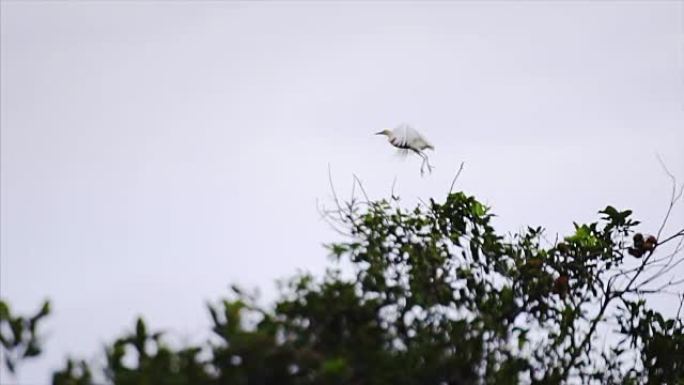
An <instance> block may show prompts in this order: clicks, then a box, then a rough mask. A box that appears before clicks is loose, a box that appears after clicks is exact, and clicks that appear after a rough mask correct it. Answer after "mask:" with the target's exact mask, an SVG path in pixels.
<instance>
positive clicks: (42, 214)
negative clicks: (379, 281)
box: [0, 0, 684, 385]
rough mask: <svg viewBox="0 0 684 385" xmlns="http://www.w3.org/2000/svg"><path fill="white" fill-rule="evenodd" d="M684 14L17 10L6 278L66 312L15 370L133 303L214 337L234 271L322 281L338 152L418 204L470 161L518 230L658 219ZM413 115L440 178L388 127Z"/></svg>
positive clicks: (454, 6)
mask: <svg viewBox="0 0 684 385" xmlns="http://www.w3.org/2000/svg"><path fill="white" fill-rule="evenodd" d="M683 4H684V3H682V2H676V1H670V2H656V1H643V2H639V1H629V2H614V1H605V2H596V3H590V2H582V1H572V2H560V1H554V2H552V1H548V2H542V1H539V2H483V3H474V2H473V3H471V2H451V3H449V2H433V3H418V2H415V3H413V2H396V3H394V2H389V1H388V2H370V3H362V2H349V3H342V2H326V3H313V2H235V1H225V2H162V1H159V2H157V1H126V2H96V1H89V2H62V1H55V2H47V1H46V2H43V1H40V2H38V1H35V2H33V1H32V2H19V1H7V0H5V1H2V4H1V7H2V8H1V11H2V19H1V22H2V26H1V27H2V30H1V39H2V41H1V43H2V51H1V54H2V65H1V67H2V68H1V70H2V72H1V75H2V79H1V80H2V82H1V92H2V94H1V96H2V105H1V107H2V117H1V119H2V120H1V125H2V126H1V127H2V143H1V145H2V147H1V150H2V157H1V161H2V163H1V166H2V168H1V172H2V175H1V178H2V179H1V182H2V184H1V193H2V199H1V202H0V203H1V207H0V208H1V216H0V219H1V225H2V226H1V233H0V235H1V236H2V245H1V249H0V250H1V258H2V270H1V271H0V278H1V282H0V289H1V290H2V296H3V297H5V298H8V299H9V300H10V302H11V303H12V304H13V305H14V306H15V307H16V309H17V310H20V311H30V310H33V309H34V308H35V307H36V306H38V304H39V302H40V301H41V300H42V299H44V298H46V297H49V298H50V299H52V301H53V304H54V309H55V312H54V314H53V315H52V316H51V317H50V319H49V321H48V323H47V325H46V337H47V339H46V353H45V355H44V356H43V358H41V359H39V360H36V361H34V362H32V363H29V364H26V365H24V366H23V367H22V376H21V379H20V380H21V382H23V383H25V384H31V385H33V384H38V385H40V384H46V383H48V378H49V375H50V369H54V368H57V367H58V366H60V365H61V364H62V362H63V360H64V357H65V355H66V354H67V353H71V354H73V355H76V356H81V357H86V358H90V357H94V356H95V355H96V353H97V352H99V351H100V349H101V347H102V344H103V343H105V342H110V341H111V340H112V338H114V337H115V336H117V335H118V334H119V333H121V332H122V331H124V330H126V329H129V328H130V327H131V326H132V325H133V323H132V322H133V319H134V317H135V316H136V315H138V314H141V313H142V314H144V315H145V316H146V318H147V319H148V320H149V321H150V323H151V325H152V327H154V328H162V329H166V330H170V331H172V332H174V333H177V334H178V335H180V336H184V337H185V338H187V339H188V340H196V339H198V338H199V339H201V338H203V337H205V336H206V334H205V333H206V331H207V330H208V328H207V326H208V324H209V321H208V317H207V315H206V312H205V309H204V302H205V301H206V300H213V299H217V298H218V297H220V296H221V295H223V294H225V293H226V292H227V291H226V287H227V285H228V284H230V283H240V284H243V285H247V286H249V287H254V286H258V287H260V288H262V291H263V292H264V293H265V297H266V298H272V296H273V293H274V286H273V281H274V279H277V278H283V277H287V276H290V275H292V274H293V273H294V272H296V271H297V270H308V271H312V272H320V271H322V270H323V269H324V267H325V266H326V265H328V261H327V259H326V252H325V250H324V249H323V248H322V247H321V244H322V243H323V242H328V241H331V240H334V239H336V236H335V234H334V233H333V232H332V231H331V230H330V229H329V228H328V227H327V226H326V225H325V224H324V222H322V221H321V220H320V219H319V215H318V213H317V211H316V200H317V199H319V200H323V201H325V200H327V199H329V189H328V182H327V167H328V164H330V165H331V167H332V169H333V172H334V175H335V181H336V183H337V187H338V189H339V190H340V191H344V192H345V193H347V192H348V191H349V187H350V185H351V175H352V173H356V174H357V175H358V176H359V177H360V178H361V179H362V180H363V181H364V182H365V187H366V189H367V190H368V191H369V193H370V194H371V196H372V197H381V196H387V194H388V193H389V189H390V187H391V184H392V180H393V178H394V177H395V176H396V177H397V191H398V192H399V193H400V194H402V196H403V197H404V198H405V201H406V203H407V204H412V203H414V202H415V201H416V200H417V198H418V197H431V196H432V197H436V198H442V197H443V195H444V193H445V192H446V190H447V189H448V187H449V184H450V181H451V178H452V177H453V175H454V173H455V171H456V170H457V168H458V165H459V163H460V162H461V161H465V162H466V168H465V170H464V172H463V174H462V176H461V179H460V180H459V186H458V187H459V188H462V189H465V190H466V191H467V192H469V193H472V194H476V195H477V196H478V197H479V198H481V199H482V200H484V201H486V202H488V203H490V204H491V205H493V206H494V210H495V211H496V212H497V213H498V214H499V216H500V218H499V219H498V223H499V225H500V226H501V228H502V229H504V230H516V229H518V228H520V227H521V226H524V225H528V224H530V225H543V226H545V227H547V228H548V229H549V230H550V231H551V233H552V234H553V233H555V232H556V231H561V232H566V231H569V230H570V229H571V226H572V221H573V220H574V221H588V220H592V219H594V218H596V214H595V213H596V211H597V210H599V209H601V208H603V207H604V206H605V205H606V204H613V205H615V206H617V207H620V208H631V209H634V211H635V213H636V216H637V217H639V218H640V219H642V220H643V227H642V229H643V230H644V231H646V232H648V231H649V230H650V231H651V232H654V227H655V225H656V223H658V222H659V220H660V218H661V217H662V215H663V213H664V209H665V205H666V200H667V198H668V194H669V188H670V186H669V182H668V180H667V178H666V177H665V175H664V174H663V172H662V171H661V169H660V166H659V165H658V163H657V161H656V159H655V156H654V154H655V153H656V152H658V153H660V154H661V155H662V157H663V158H664V160H665V161H666V162H667V164H668V165H669V167H670V168H671V170H672V171H673V172H674V173H675V174H677V175H678V176H680V178H681V179H682V180H684V5H683ZM401 122H407V123H411V124H413V125H415V127H416V128H418V129H419V130H420V131H421V132H422V133H424V134H425V136H427V138H428V139H430V140H431V141H432V142H433V143H434V144H435V146H436V152H435V153H434V155H433V156H432V162H433V163H434V165H435V166H436V169H435V171H434V173H433V174H432V175H431V176H429V177H426V178H420V176H419V173H418V169H419V166H420V162H419V159H407V160H404V161H402V160H400V159H398V158H397V157H396V156H394V152H393V150H392V149H391V148H390V147H389V146H388V145H387V143H386V142H384V141H383V139H381V138H379V137H375V136H373V135H372V133H373V132H375V131H378V130H379V129H381V128H385V127H392V126H394V125H396V124H399V123H401ZM672 224H673V226H674V225H679V226H682V225H683V224H684V209H682V208H681V207H680V209H679V211H678V212H676V213H675V216H674V217H673V219H672ZM662 301H663V303H664V304H665V305H666V304H667V299H663V300H662ZM5 380H6V378H5Z"/></svg>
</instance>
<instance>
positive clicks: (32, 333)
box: [0, 299, 50, 373]
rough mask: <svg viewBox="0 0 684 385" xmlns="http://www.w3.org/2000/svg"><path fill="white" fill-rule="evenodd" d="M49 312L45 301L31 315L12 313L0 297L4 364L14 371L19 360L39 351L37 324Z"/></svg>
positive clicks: (0, 341) (1, 343) (0, 335)
mask: <svg viewBox="0 0 684 385" xmlns="http://www.w3.org/2000/svg"><path fill="white" fill-rule="evenodd" d="M48 314H50V302H48V301H45V302H44V303H43V305H42V306H41V307H40V309H39V310H38V311H37V312H36V314H35V315H33V316H31V317H26V316H16V315H13V314H12V312H11V309H10V306H9V304H8V303H7V302H6V301H5V300H1V299H0V345H1V347H2V353H3V354H2V355H3V357H4V365H5V367H6V368H7V370H9V371H10V373H14V372H15V371H16V369H17V365H18V364H19V362H20V361H22V360H25V359H27V358H31V357H36V356H38V355H40V353H41V348H40V345H41V343H40V342H41V341H40V337H39V335H38V326H39V324H40V323H41V321H42V320H43V318H45V317H46V316H47V315H48Z"/></svg>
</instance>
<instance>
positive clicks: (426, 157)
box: [423, 154, 433, 174]
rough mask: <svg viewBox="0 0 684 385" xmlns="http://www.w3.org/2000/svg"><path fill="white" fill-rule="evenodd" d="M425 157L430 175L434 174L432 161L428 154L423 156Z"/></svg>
mask: <svg viewBox="0 0 684 385" xmlns="http://www.w3.org/2000/svg"><path fill="white" fill-rule="evenodd" d="M423 155H424V156H425V158H424V159H425V164H427V168H428V171H429V172H430V174H432V168H433V167H432V165H431V164H430V159H429V158H428V156H427V154H423Z"/></svg>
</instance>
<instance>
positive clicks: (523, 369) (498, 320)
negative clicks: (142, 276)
mask: <svg viewBox="0 0 684 385" xmlns="http://www.w3.org/2000/svg"><path fill="white" fill-rule="evenodd" d="M680 197H681V192H680V193H679V195H677V194H674V192H673V196H672V200H671V202H670V209H669V210H668V216H669V212H670V211H671V210H672V207H673V206H674V205H675V203H676V202H677V200H678V199H679V198H680ZM336 202H337V199H336ZM599 214H600V219H599V220H598V221H596V222H594V223H588V224H581V225H580V224H575V230H574V232H573V233H572V234H570V235H568V236H566V237H564V238H562V239H561V240H556V241H548V240H547V239H546V237H545V233H544V230H543V229H541V228H539V227H536V228H532V227H529V228H527V229H526V230H525V231H522V232H521V233H519V234H516V235H512V236H506V235H503V234H499V233H497V232H496V231H495V229H494V227H493V225H492V219H493V217H494V215H493V214H492V212H491V210H490V208H488V207H487V206H485V205H484V204H482V203H481V202H479V201H478V200H476V199H475V198H474V197H472V196H468V195H466V194H464V193H462V192H457V193H449V194H448V196H447V197H446V199H445V201H444V202H441V203H440V202H436V201H434V200H430V201H429V202H427V203H424V204H420V205H418V206H416V207H414V208H413V209H405V208H402V207H401V205H400V201H399V198H397V197H394V196H393V197H392V198H390V199H389V200H379V201H370V200H368V199H365V200H363V201H358V200H355V199H352V201H351V202H349V203H345V204H339V203H336V208H335V209H334V210H332V211H327V212H326V215H327V218H328V219H329V220H330V221H331V224H333V225H334V226H335V228H337V229H338V230H339V231H341V232H343V233H344V234H345V238H344V240H343V241H342V242H338V243H333V244H330V245H328V249H329V251H330V253H331V255H332V256H333V257H334V259H335V260H337V261H342V260H346V261H350V262H351V264H352V266H353V267H354V274H353V275H352V276H351V277H349V276H347V275H345V274H342V273H340V271H339V270H336V269H334V268H333V269H331V270H329V272H328V273H327V274H326V275H325V276H324V277H322V278H315V277H313V276H310V275H300V276H296V277H294V278H293V279H292V280H291V281H289V284H288V285H287V286H286V288H285V289H284V290H283V293H282V295H281V297H280V299H278V300H277V301H276V302H275V304H274V305H273V306H270V307H263V306H261V305H260V304H259V303H258V302H259V301H258V300H257V299H256V298H254V296H251V295H248V294H246V293H245V292H244V291H242V290H241V289H239V288H234V289H233V294H232V296H231V297H230V299H225V300H222V301H220V302H219V303H216V304H211V305H209V314H210V316H211V319H212V322H213V329H212V331H213V333H214V335H215V337H216V338H215V339H213V340H211V341H209V342H207V343H206V344H203V345H200V346H189V347H184V348H181V349H174V348H172V347H169V346H167V345H166V344H165V342H164V338H163V335H161V334H159V333H149V332H148V328H147V326H146V325H145V324H144V322H143V321H142V320H138V321H137V322H136V326H135V330H134V331H133V332H132V333H130V334H129V335H125V336H123V337H121V338H119V339H117V340H116V341H115V342H114V343H113V344H112V345H111V346H109V347H107V349H106V358H107V365H106V367H105V368H103V369H98V370H97V371H95V370H93V369H92V368H90V367H89V365H88V364H87V363H85V362H79V363H75V362H73V361H71V360H70V361H68V362H67V364H66V367H65V368H64V369H63V370H61V371H59V372H58V373H55V375H54V380H53V384H55V385H67V384H84V385H85V384H94V383H97V381H95V380H93V375H92V373H93V372H97V373H100V375H99V376H98V378H101V380H99V381H100V383H107V384H117V385H125V384H155V385H165V384H178V385H181V384H193V385H202V384H250V385H251V384H273V383H278V384H364V385H371V384H485V383H486V384H519V383H531V384H565V383H582V384H594V383H595V384H684V323H683V321H682V319H681V318H680V311H679V310H681V304H682V300H680V301H679V304H680V309H679V310H678V311H676V313H673V314H671V315H670V316H669V317H668V316H666V315H663V314H661V313H659V312H657V311H655V310H654V309H651V308H649V306H648V299H649V298H650V297H651V296H653V295H664V293H668V292H670V291H671V290H673V289H676V288H677V287H678V286H679V284H680V283H681V282H682V281H681V280H675V279H671V278H670V274H671V272H672V269H673V268H674V267H676V266H677V265H678V264H679V263H680V262H681V261H682V260H683V259H682V258H681V255H680V252H681V250H682V242H683V240H684V230H680V231H678V232H676V233H673V234H671V235H668V236H665V235H663V234H662V231H663V227H661V229H660V230H659V231H658V232H657V234H655V235H653V236H650V235H646V234H642V233H639V232H637V231H636V228H637V226H638V225H639V222H638V221H636V220H634V219H632V212H631V211H629V210H618V209H616V208H613V207H611V206H608V207H606V208H605V209H603V210H601V211H600V212H599ZM666 220H667V217H666ZM668 247H670V248H669V250H666V249H667V248H668ZM606 336H607V337H606ZM602 337H603V338H602ZM129 354H134V355H135V356H136V357H137V363H136V364H135V365H133V366H127V365H126V364H125V363H124V357H126V356H127V355H129Z"/></svg>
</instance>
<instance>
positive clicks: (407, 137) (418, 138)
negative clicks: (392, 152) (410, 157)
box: [393, 124, 432, 150]
mask: <svg viewBox="0 0 684 385" xmlns="http://www.w3.org/2000/svg"><path fill="white" fill-rule="evenodd" d="M394 135H395V138H396V141H397V143H393V144H395V145H396V146H397V147H402V148H412V149H414V150H422V149H424V148H427V147H432V145H431V144H430V143H429V142H428V141H427V140H426V139H425V138H424V137H423V136H422V135H421V134H420V133H419V132H418V131H416V130H415V129H414V128H413V127H411V126H409V125H408V124H401V125H399V126H397V128H395V129H394Z"/></svg>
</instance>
